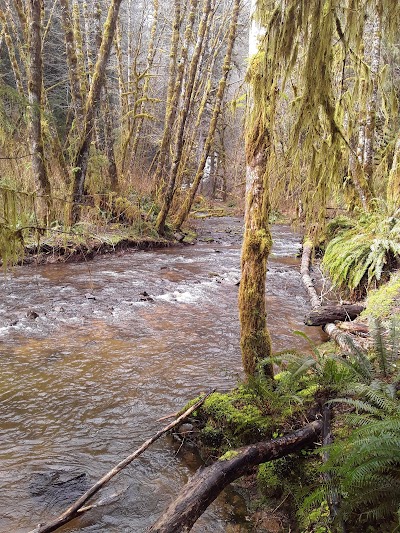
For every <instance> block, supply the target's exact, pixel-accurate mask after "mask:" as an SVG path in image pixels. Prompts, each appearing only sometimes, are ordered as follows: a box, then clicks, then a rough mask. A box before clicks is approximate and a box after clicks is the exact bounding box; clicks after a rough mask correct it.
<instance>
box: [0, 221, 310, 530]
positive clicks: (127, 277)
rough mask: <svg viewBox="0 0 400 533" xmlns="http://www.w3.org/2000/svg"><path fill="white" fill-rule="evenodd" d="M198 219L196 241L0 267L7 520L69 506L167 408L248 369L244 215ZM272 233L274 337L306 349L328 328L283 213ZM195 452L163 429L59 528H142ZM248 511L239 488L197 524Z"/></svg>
mask: <svg viewBox="0 0 400 533" xmlns="http://www.w3.org/2000/svg"><path fill="white" fill-rule="evenodd" d="M199 225H200V227H201V234H202V235H203V239H202V240H201V241H200V242H198V243H197V244H196V245H194V246H183V247H177V248H170V249H162V250H153V251H130V252H125V253H121V254H115V255H112V256H101V257H98V258H96V259H95V260H93V261H91V262H88V263H79V264H76V263H75V264H53V265H47V266H40V267H32V266H30V267H24V268H16V269H15V270H14V271H13V272H12V273H11V274H7V275H6V276H5V277H3V278H1V279H0V284H1V291H2V298H1V302H0V532H21V533H23V532H27V531H29V530H30V529H33V527H35V526H36V525H37V523H39V522H45V521H46V520H49V519H50V518H51V517H54V516H55V515H57V514H59V513H60V512H61V511H63V510H64V509H65V507H67V506H68V504H69V503H71V502H72V501H74V500H75V499H76V498H77V497H78V496H79V495H80V493H81V492H83V491H84V490H85V489H86V488H87V487H88V486H90V485H91V484H92V483H93V482H94V481H95V480H97V479H98V478H99V477H101V476H102V475H103V474H104V473H105V472H107V471H108V470H109V469H110V468H111V467H112V466H114V465H115V464H116V463H117V462H119V461H120V460H121V459H123V458H124V457H125V456H127V455H129V453H131V452H132V451H133V450H135V449H136V448H137V447H138V446H139V445H140V444H141V443H142V442H144V441H145V440H146V439H147V438H148V437H149V436H151V435H152V434H153V433H155V432H156V431H157V430H158V429H159V428H160V427H161V426H162V425H163V424H165V422H157V419H159V418H160V417H162V416H165V415H167V414H170V413H172V412H175V411H177V410H179V409H180V408H181V407H182V406H184V405H185V403H186V402H187V401H188V400H189V399H191V398H192V397H194V396H196V395H197V394H199V393H200V392H202V391H205V390H207V389H209V388H210V387H216V388H217V389H219V390H225V389H228V388H229V387H231V386H232V385H234V384H235V383H236V382H237V380H238V379H240V377H241V375H242V374H241V360H240V351H239V347H238V345H239V342H238V335H239V325H238V318H237V292H238V286H237V283H238V281H239V277H240V271H239V262H240V258H239V256H240V236H241V231H242V228H241V221H240V220H239V219H234V218H230V219H226V218H225V219H217V220H204V221H201V222H199ZM273 237H274V248H273V255H272V257H271V258H270V261H269V272H268V279H267V284H268V296H267V300H268V309H269V319H268V320H269V324H270V328H271V332H272V338H273V343H274V348H275V349H276V350H282V349H284V348H289V347H293V346H297V347H298V348H305V344H304V340H303V339H301V338H300V337H296V336H293V334H292V331H293V330H295V329H302V330H303V331H307V333H308V334H310V335H311V336H313V337H314V339H315V340H319V333H318V330H315V329H312V328H306V327H305V326H303V325H302V319H303V315H304V314H305V313H306V311H307V305H308V302H307V295H306V294H305V293H304V292H303V290H302V287H301V283H300V276H299V273H298V269H299V260H298V259H297V258H296V254H297V252H298V250H299V247H300V245H299V237H298V236H297V235H295V234H293V233H292V232H291V230H290V229H289V228H288V227H285V226H276V227H275V228H274V231H273ZM198 464H199V463H198V459H197V458H196V456H195V454H194V453H191V452H190V451H183V450H180V451H177V447H176V446H174V445H173V443H172V442H171V440H168V439H167V440H166V439H165V438H163V439H160V440H159V441H157V442H156V443H155V444H154V445H153V446H152V447H150V449H149V450H148V451H146V452H145V454H144V455H143V456H141V458H139V459H138V460H136V461H135V462H134V463H132V465H131V466H129V467H127V468H126V469H125V470H124V471H123V472H122V473H121V474H120V475H119V476H118V477H116V478H114V480H112V481H111V482H110V484H109V486H108V487H106V488H105V489H104V490H103V491H102V492H101V496H100V498H101V499H104V497H105V499H106V500H107V501H108V503H107V504H106V505H104V506H101V507H100V508H98V509H95V510H92V511H89V512H88V513H86V515H84V516H83V517H81V518H79V519H76V520H75V521H73V522H71V523H70V524H68V525H66V526H64V528H63V529H62V531H70V532H72V531H83V530H84V531H85V532H86V531H87V532H128V531H129V532H142V531H145V529H146V528H147V527H148V526H149V525H150V524H151V523H152V522H154V521H155V519H156V518H157V517H158V516H159V514H160V513H161V512H162V510H163V508H164V507H165V506H166V504H167V503H168V502H169V501H170V500H171V499H172V498H173V496H174V495H175V494H177V492H178V491H179V488H180V487H181V486H182V485H183V484H184V483H185V481H186V480H187V479H188V476H189V475H190V474H191V473H192V472H193V471H194V470H195V469H196V468H197V467H198ZM114 493H116V496H115V497H113V495H114ZM245 515H246V510H245V508H244V506H243V502H242V500H241V498H240V497H239V496H238V495H237V494H235V492H234V491H233V490H228V491H226V493H225V494H224V495H222V496H220V497H219V498H218V500H217V501H216V502H215V503H214V504H213V505H212V506H211V507H210V508H209V509H208V511H207V512H206V513H205V514H204V516H203V517H202V518H201V519H200V520H199V521H198V523H197V524H196V526H195V528H194V531H197V532H211V531H212V532H214V533H217V532H224V531H226V529H227V527H228V524H234V523H242V524H246V523H247V522H246V516H245ZM243 527H244V528H246V526H245V525H244V526H243ZM248 528H249V530H251V526H248Z"/></svg>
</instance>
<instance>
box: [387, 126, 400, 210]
mask: <svg viewBox="0 0 400 533" xmlns="http://www.w3.org/2000/svg"><path fill="white" fill-rule="evenodd" d="M386 198H387V204H388V207H389V211H390V212H392V213H393V214H394V213H395V212H396V211H398V210H399V209H400V132H399V133H398V136H397V140H396V145H395V148H394V155H393V162H392V168H391V169H390V172H389V180H388V183H387V193H386Z"/></svg>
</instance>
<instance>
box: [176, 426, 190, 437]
mask: <svg viewBox="0 0 400 533" xmlns="http://www.w3.org/2000/svg"><path fill="white" fill-rule="evenodd" d="M193 431H194V426H193V424H189V423H185V424H181V425H180V426H179V427H178V434H179V435H180V436H181V437H184V436H185V435H187V434H188V433H193Z"/></svg>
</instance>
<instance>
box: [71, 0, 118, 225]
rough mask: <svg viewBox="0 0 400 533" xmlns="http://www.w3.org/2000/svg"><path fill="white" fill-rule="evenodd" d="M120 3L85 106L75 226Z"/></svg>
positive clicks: (111, 18)
mask: <svg viewBox="0 0 400 533" xmlns="http://www.w3.org/2000/svg"><path fill="white" fill-rule="evenodd" d="M121 2H122V0H113V1H112V2H111V5H110V8H109V10H108V15H107V20H106V22H105V24H104V31H103V37H102V42H101V46H100V50H99V53H98V57H97V62H96V66H95V68H94V71H93V77H92V83H91V86H90V91H89V95H88V99H87V102H86V107H85V119H84V123H83V127H82V134H81V136H80V141H79V146H78V150H77V152H76V156H75V160H74V163H73V172H74V180H73V196H72V209H71V217H70V221H71V223H76V222H78V221H79V219H80V213H81V203H82V199H83V194H84V186H85V178H86V172H87V166H88V160H89V150H90V144H91V140H92V135H93V129H94V121H95V116H96V111H97V109H98V106H99V102H100V93H101V89H102V87H103V83H104V74H105V69H106V65H107V61H108V57H109V55H110V51H111V45H112V42H113V38H114V33H115V27H116V24H117V19H118V13H119V8H120V5H121Z"/></svg>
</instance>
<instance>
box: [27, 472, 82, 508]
mask: <svg viewBox="0 0 400 533" xmlns="http://www.w3.org/2000/svg"><path fill="white" fill-rule="evenodd" d="M89 486H90V485H89V476H88V475H87V474H86V472H70V471H67V470H55V471H50V472H34V473H33V474H32V478H31V481H30V483H29V492H30V494H31V496H34V497H35V498H39V499H40V500H41V501H44V502H48V501H51V502H52V505H53V504H55V503H59V504H60V505H64V504H68V503H72V502H73V501H75V500H76V499H77V498H79V496H81V495H82V494H83V493H84V492H85V491H86V490H87V489H88V488H89Z"/></svg>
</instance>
